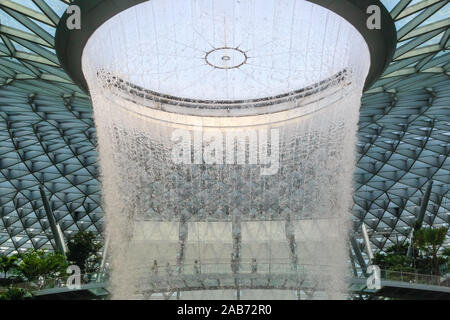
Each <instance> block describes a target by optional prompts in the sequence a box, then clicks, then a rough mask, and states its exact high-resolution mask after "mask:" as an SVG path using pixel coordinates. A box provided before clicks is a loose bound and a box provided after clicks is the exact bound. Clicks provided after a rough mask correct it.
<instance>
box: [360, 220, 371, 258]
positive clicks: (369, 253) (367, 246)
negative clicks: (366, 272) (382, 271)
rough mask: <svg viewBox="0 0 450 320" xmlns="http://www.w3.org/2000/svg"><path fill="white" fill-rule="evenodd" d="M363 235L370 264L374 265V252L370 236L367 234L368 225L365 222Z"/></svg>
mask: <svg viewBox="0 0 450 320" xmlns="http://www.w3.org/2000/svg"><path fill="white" fill-rule="evenodd" d="M361 229H362V234H363V237H364V242H365V244H366V250H367V255H368V256H369V264H372V260H373V252H372V246H371V245H370V240H369V234H368V233H367V229H366V225H365V224H364V222H363V223H362V224H361Z"/></svg>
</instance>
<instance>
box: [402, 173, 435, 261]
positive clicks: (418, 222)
mask: <svg viewBox="0 0 450 320" xmlns="http://www.w3.org/2000/svg"><path fill="white" fill-rule="evenodd" d="M432 189H433V180H430V182H429V183H428V187H427V190H426V191H425V194H424V195H423V198H422V202H421V204H420V211H419V216H418V217H417V220H416V221H415V222H414V226H413V230H412V231H411V238H410V241H409V247H408V253H407V256H408V257H412V255H413V247H414V246H413V240H414V239H413V237H414V231H417V230H420V229H421V228H422V224H423V219H424V218H425V212H427V207H428V202H429V201H430V195H431V190H432Z"/></svg>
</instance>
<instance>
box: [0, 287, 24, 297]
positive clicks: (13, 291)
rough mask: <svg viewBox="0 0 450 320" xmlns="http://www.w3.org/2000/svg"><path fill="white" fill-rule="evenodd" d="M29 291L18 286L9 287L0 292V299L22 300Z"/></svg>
mask: <svg viewBox="0 0 450 320" xmlns="http://www.w3.org/2000/svg"><path fill="white" fill-rule="evenodd" d="M27 295H29V293H28V292H27V291H26V290H24V289H20V288H15V287H10V288H8V290H6V291H5V292H3V293H2V294H0V300H23V299H25V297H26V296H27Z"/></svg>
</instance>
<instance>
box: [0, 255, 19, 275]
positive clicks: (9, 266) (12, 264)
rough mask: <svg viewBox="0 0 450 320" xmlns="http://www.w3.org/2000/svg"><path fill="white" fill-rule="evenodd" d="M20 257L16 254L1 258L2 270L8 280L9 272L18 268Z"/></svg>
mask: <svg viewBox="0 0 450 320" xmlns="http://www.w3.org/2000/svg"><path fill="white" fill-rule="evenodd" d="M18 260H19V257H18V256H17V255H16V254H15V255H12V256H6V255H2V256H0V270H1V271H2V272H3V274H4V277H5V279H6V277H7V275H8V272H10V271H13V270H14V269H15V268H16V267H17V263H18Z"/></svg>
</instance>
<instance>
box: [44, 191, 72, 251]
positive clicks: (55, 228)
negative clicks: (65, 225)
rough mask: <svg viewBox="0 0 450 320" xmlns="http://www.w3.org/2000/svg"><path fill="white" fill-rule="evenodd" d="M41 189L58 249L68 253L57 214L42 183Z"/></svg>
mask: <svg viewBox="0 0 450 320" xmlns="http://www.w3.org/2000/svg"><path fill="white" fill-rule="evenodd" d="M39 191H40V192H41V198H42V203H43V204H44V209H45V213H46V214H47V219H48V223H49V224H50V229H51V230H52V233H53V238H54V239H55V243H56V251H57V252H59V253H62V254H63V255H66V250H65V247H64V240H63V239H62V237H61V234H60V233H59V232H58V226H57V222H56V219H55V216H54V215H53V211H52V209H51V207H50V204H49V202H48V199H47V196H46V194H45V191H44V187H43V186H42V185H40V186H39Z"/></svg>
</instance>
